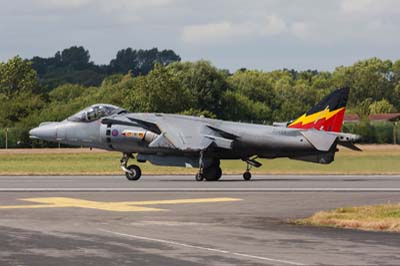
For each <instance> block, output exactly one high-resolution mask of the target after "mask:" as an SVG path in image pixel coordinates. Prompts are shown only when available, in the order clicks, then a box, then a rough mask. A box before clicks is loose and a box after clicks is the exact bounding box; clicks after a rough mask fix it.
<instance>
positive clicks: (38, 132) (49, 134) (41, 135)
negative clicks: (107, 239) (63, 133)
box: [29, 124, 57, 141]
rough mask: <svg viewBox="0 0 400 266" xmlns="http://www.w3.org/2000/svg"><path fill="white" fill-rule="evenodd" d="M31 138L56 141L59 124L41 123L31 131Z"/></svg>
mask: <svg viewBox="0 0 400 266" xmlns="http://www.w3.org/2000/svg"><path fill="white" fill-rule="evenodd" d="M29 137H30V138H31V139H41V140H48V141H55V140H56V138H57V126H56V125H53V124H47V125H41V126H38V127H35V128H33V129H31V130H30V131H29Z"/></svg>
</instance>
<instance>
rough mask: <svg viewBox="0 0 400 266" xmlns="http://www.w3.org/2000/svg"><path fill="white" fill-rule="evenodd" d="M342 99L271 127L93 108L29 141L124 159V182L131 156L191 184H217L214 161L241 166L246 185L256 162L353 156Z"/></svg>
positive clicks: (137, 173)
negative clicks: (180, 171) (185, 173)
mask: <svg viewBox="0 0 400 266" xmlns="http://www.w3.org/2000/svg"><path fill="white" fill-rule="evenodd" d="M348 94H349V89H348V88H341V89H337V90H335V91H334V92H332V93H331V94H330V95H328V96H327V97H325V98H324V99H323V100H322V101H321V102H319V103H318V104H317V105H316V106H314V107H313V108H311V109H310V110H309V111H308V112H306V113H305V114H303V115H302V116H300V117H299V118H297V119H295V120H293V121H292V122H288V123H274V125H273V126H267V125H258V124H249V123H239V122H229V121H222V120H216V119H209V118H204V117H195V116H186V115H177V114H163V113H130V112H128V111H127V110H125V109H123V108H120V107H117V106H113V105H109V104H95V105H92V106H90V107H88V108H86V109H84V110H82V111H80V112H78V113H77V114H74V115H72V116H71V117H68V118H67V119H65V120H64V121H61V122H44V123H41V124H40V125H39V127H37V128H34V129H32V130H31V131H30V136H31V138H32V139H41V140H45V141H52V142H58V143H63V144H68V145H75V146H85V147H91V148H99V149H104V150H109V151H118V152H122V159H121V168H122V170H123V171H124V172H125V175H126V177H127V178H128V179H129V180H138V179H139V178H140V177H141V169H140V168H139V166H137V165H129V166H128V160H129V159H134V158H135V157H136V160H137V162H139V163H144V162H146V161H149V162H150V163H152V164H154V165H160V166H182V167H195V168H198V169H199V171H198V173H197V174H196V180H197V181H202V180H204V179H205V180H207V181H216V180H219V179H220V178H221V175H222V170H221V167H220V160H221V159H240V160H243V161H244V162H245V163H246V165H247V166H246V170H245V172H244V174H243V178H244V179H245V180H250V179H251V173H250V169H251V167H260V166H261V163H260V162H259V161H257V158H268V159H273V158H279V157H287V158H290V159H294V160H302V161H308V162H314V163H320V164H328V163H331V162H332V161H333V160H334V156H335V152H336V151H338V149H337V145H338V144H339V145H343V146H347V147H349V148H352V149H356V150H357V149H358V148H357V147H356V146H355V145H354V144H353V142H354V141H356V140H357V139H358V138H359V136H357V135H353V134H346V133H341V132H340V131H341V128H342V122H343V116H344V112H345V107H346V102H347V98H348ZM134 154H135V157H134Z"/></svg>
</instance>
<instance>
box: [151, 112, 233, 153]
mask: <svg viewBox="0 0 400 266" xmlns="http://www.w3.org/2000/svg"><path fill="white" fill-rule="evenodd" d="M156 124H157V126H158V127H159V128H160V130H161V131H162V132H163V134H164V137H165V138H167V139H168V140H169V141H170V142H171V143H172V144H173V145H174V146H175V147H176V148H177V149H179V150H182V151H188V152H190V151H200V150H205V149H208V148H210V147H216V148H222V149H231V148H232V143H233V141H234V139H233V138H232V137H233V135H232V134H230V133H228V132H225V131H223V130H220V129H218V128H214V127H212V126H210V125H208V124H207V123H205V122H203V121H197V120H192V119H186V118H181V117H173V116H166V117H163V118H161V119H159V120H158V121H157V122H156Z"/></svg>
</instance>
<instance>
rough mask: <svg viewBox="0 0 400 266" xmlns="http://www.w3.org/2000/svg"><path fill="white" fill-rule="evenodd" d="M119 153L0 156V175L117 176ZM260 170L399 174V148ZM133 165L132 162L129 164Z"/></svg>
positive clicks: (236, 165) (151, 169)
mask: <svg viewBox="0 0 400 266" xmlns="http://www.w3.org/2000/svg"><path fill="white" fill-rule="evenodd" d="M119 160H120V154H119V153H116V152H90V151H88V152H73V151H71V150H69V151H66V152H62V153H53V152H51V151H50V152H49V153H0V175H21V174H24V175H46V174H47V175H65V174H68V175H77V174H79V175H81V174H88V175H90V174H95V175H98V174H116V175H121V170H120V168H119ZM260 161H261V162H262V163H263V166H262V167H261V168H254V169H253V170H252V172H253V173H265V174H320V173H323V174H400V149H395V150H370V151H364V152H352V151H346V150H344V151H340V152H338V153H337V155H336V159H335V161H334V162H332V163H331V164H329V165H320V164H315V163H307V162H301V161H295V160H289V159H273V160H260ZM130 162H131V163H134V162H135V161H134V160H131V161H130ZM139 165H140V167H141V168H142V171H143V173H145V174H185V173H190V174H192V173H195V172H196V169H187V168H177V167H159V166H153V165H151V164H149V163H145V164H141V163H139ZM221 167H222V169H223V172H224V173H225V174H241V173H243V171H244V169H245V163H244V162H242V161H241V160H233V161H223V162H222V164H221Z"/></svg>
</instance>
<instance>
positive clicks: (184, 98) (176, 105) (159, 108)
mask: <svg viewBox="0 0 400 266" xmlns="http://www.w3.org/2000/svg"><path fill="white" fill-rule="evenodd" d="M127 85H128V84H127ZM129 85H130V86H131V88H129V94H128V95H127V98H126V102H125V106H126V107H128V109H129V110H131V111H137V112H164V113H175V112H183V111H185V110H187V109H189V108H190V107H191V106H192V102H193V98H192V97H191V95H190V93H189V91H187V90H186V89H185V88H184V87H183V86H182V85H181V84H180V82H179V80H178V78H177V77H175V76H174V75H173V74H172V72H171V71H170V70H169V69H167V68H166V67H164V66H162V65H160V64H156V66H155V68H154V69H153V70H152V71H150V73H149V74H148V75H147V76H139V77H136V78H135V79H133V80H132V82H130V83H129Z"/></svg>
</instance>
